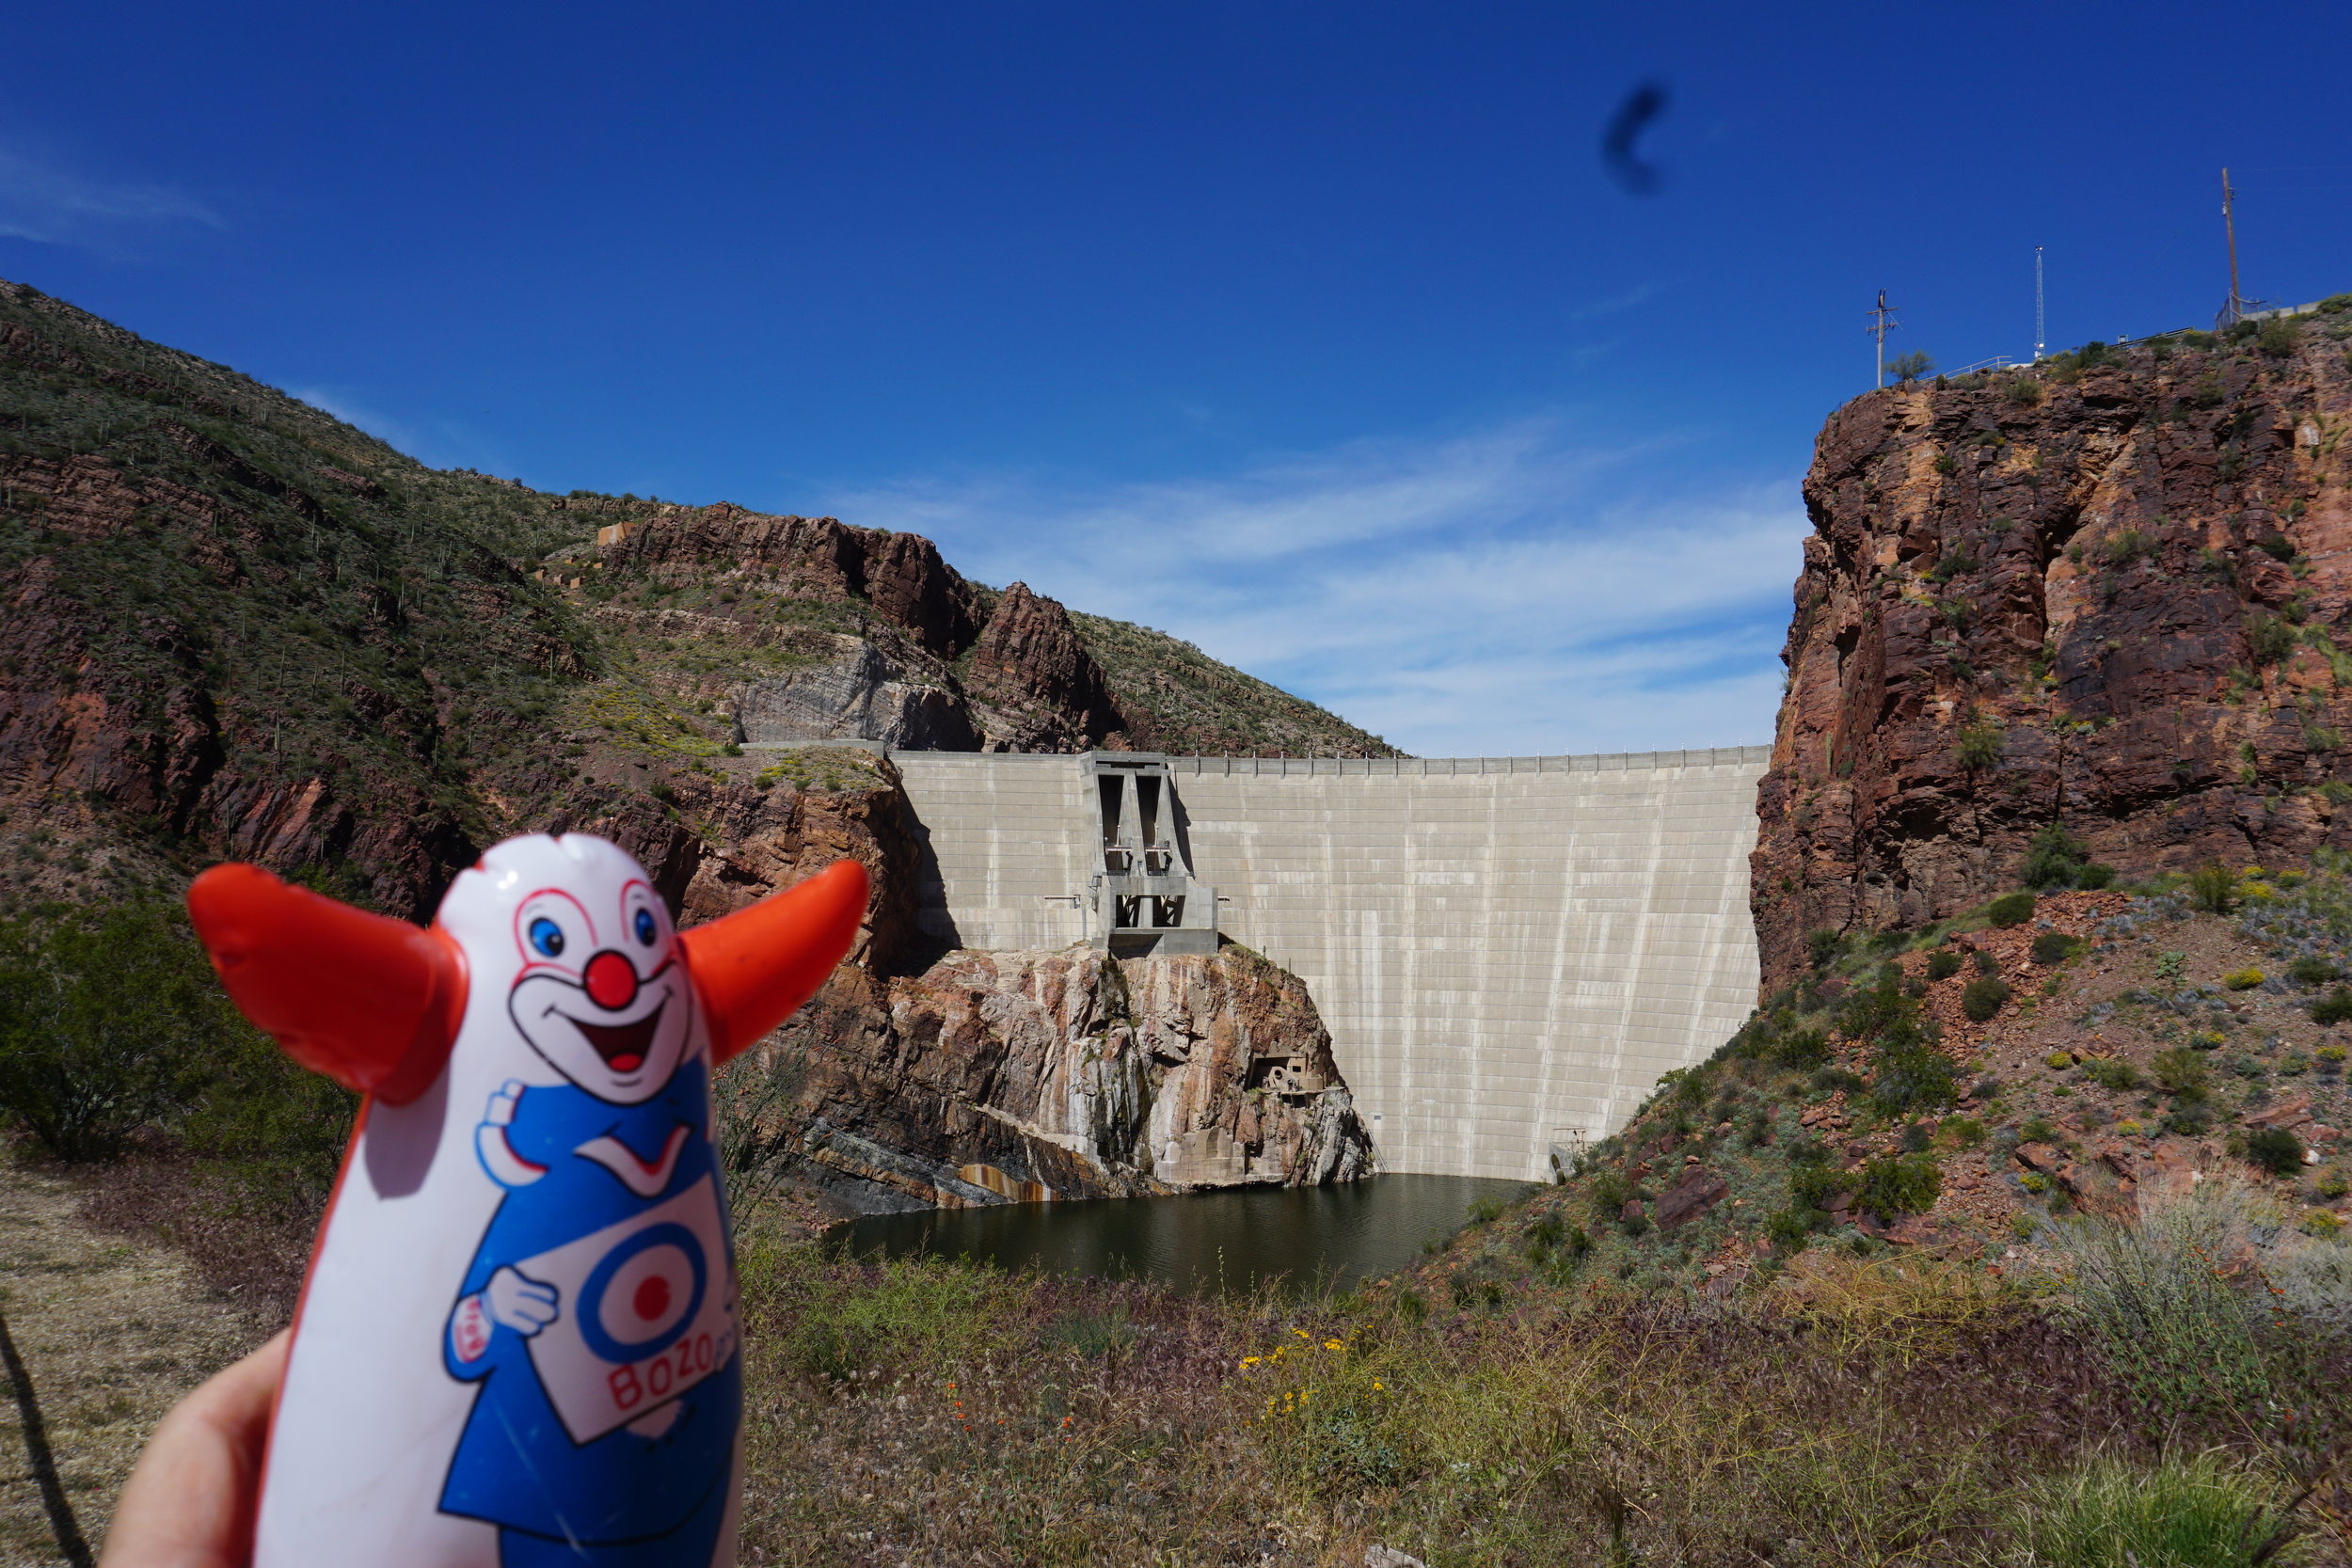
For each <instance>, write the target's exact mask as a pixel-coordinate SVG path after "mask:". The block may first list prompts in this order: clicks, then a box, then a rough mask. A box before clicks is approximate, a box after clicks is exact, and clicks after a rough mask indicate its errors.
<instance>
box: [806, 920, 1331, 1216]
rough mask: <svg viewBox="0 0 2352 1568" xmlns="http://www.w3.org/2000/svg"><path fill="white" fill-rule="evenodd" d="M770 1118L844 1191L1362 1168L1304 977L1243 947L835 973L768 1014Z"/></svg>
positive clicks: (997, 1196) (1019, 1189) (1013, 1196)
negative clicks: (779, 1120) (1191, 953)
mask: <svg viewBox="0 0 2352 1568" xmlns="http://www.w3.org/2000/svg"><path fill="white" fill-rule="evenodd" d="M771 1064H772V1065H771V1070H777V1071H780V1072H782V1073H784V1074H786V1075H787V1083H788V1087H787V1096H788V1098H789V1101H790V1106H791V1115H790V1116H789V1117H788V1118H787V1125H786V1127H785V1129H784V1131H783V1132H782V1134H781V1138H782V1142H783V1144H784V1147H785V1148H787V1149H788V1150H789V1151H790V1152H791V1153H792V1155H793V1156H794V1157H795V1159H796V1160H798V1161H799V1162H800V1165H801V1168H802V1170H803V1172H804V1174H806V1175H807V1176H808V1177H809V1178H811V1179H812V1180H815V1181H817V1182H818V1184H820V1185H822V1186H824V1187H826V1188H827V1189H829V1190H830V1191H831V1192H833V1193H834V1195H835V1196H836V1197H837V1198H839V1199H841V1200H842V1201H844V1202H846V1203H847V1204H849V1205H850V1207H853V1208H857V1209H861V1210H866V1211H875V1210H885V1209H904V1208H912V1207H921V1206H930V1205H934V1204H939V1205H946V1206H948V1207H959V1206H962V1205H967V1204H985V1203H995V1202H1004V1201H1007V1200H1026V1199H1040V1198H1050V1197H1065V1198H1069V1197H1117V1196H1147V1195H1154V1194H1166V1193H1177V1192H1186V1191H1194V1190H1198V1189H1201V1188H1209V1187H1228V1186H1241V1185H1253V1184H1263V1185H1283V1186H1301V1185H1315V1184H1319V1183H1323V1182H1328V1181H1348V1180H1355V1179H1356V1178H1357V1177H1359V1176H1367V1175H1370V1174H1371V1172H1372V1167H1373V1150H1372V1142H1371V1138H1370V1137H1369V1135H1368V1134H1367V1133H1366V1132H1365V1129H1364V1127H1363V1124H1362V1122H1361V1121H1360V1120H1359V1117H1357V1114H1356V1110H1355V1104H1354V1101H1353V1100H1352V1099H1351V1098H1350V1096H1349V1094H1348V1091H1347V1086H1346V1085H1345V1083H1343V1081H1342V1079H1341V1077H1340V1074H1339V1070H1338V1069H1337V1068H1336V1067H1335V1066H1334V1065H1333V1063H1332V1060H1331V1043H1330V1037H1329V1035H1328V1034H1327V1033H1326V1032H1325V1030H1324V1027H1323V1023H1322V1021H1321V1020H1320V1019H1319V1018H1318V1017H1317V1016H1316V1014H1315V1008H1314V1004H1313V1002H1312V1001H1311V1000H1310V999H1309V997H1308V995H1307V989H1306V986H1305V985H1304V984H1303V983H1302V982H1301V981H1300V980H1299V979H1298V978H1297V977H1296V976H1295V975H1292V974H1286V973H1284V972H1282V971H1281V970H1279V969H1276V968H1274V967H1273V966H1272V965H1270V964H1268V963H1266V962H1265V960H1264V959H1263V958H1258V957H1257V956H1255V955H1254V954H1251V953H1249V952H1248V950H1246V949H1242V948H1236V947H1228V948H1226V949H1224V950H1223V951H1221V952H1219V953H1217V954H1216V955H1214V956H1200V957H1192V958H1134V959H1127V960H1123V961H1122V960H1119V959H1114V958H1107V957H1105V956H1104V955H1102V954H1098V953H1093V952H1089V951H1087V950H1085V949H1072V950H1067V951H1063V952H1059V953H969V952H960V953H955V954H951V955H949V956H948V957H947V958H944V959H942V960H941V961H939V962H938V963H936V964H934V965H933V966H931V967H930V969H928V970H927V971H925V972H924V973H922V974H917V975H911V976H903V977H897V978H892V977H888V976H886V975H883V974H879V973H874V972H872V971H867V972H864V973H854V972H852V973H845V974H843V975H841V976H839V977H837V978H836V980H835V982H834V985H833V986H832V987H831V988H829V990H828V991H827V993H826V994H825V995H824V996H823V997H822V998H820V999H819V1001H818V1005H817V1006H816V1007H814V1008H812V1009H811V1010H810V1012H809V1013H807V1014H805V1015H803V1018H802V1019H801V1020H799V1021H797V1022H796V1023H795V1024H794V1025H793V1026H792V1027H791V1028H789V1029H787V1031H786V1034H785V1036H784V1037H783V1038H782V1040H781V1041H780V1042H779V1044H778V1046H777V1048H776V1051H775V1054H774V1056H773V1057H772V1058H771Z"/></svg>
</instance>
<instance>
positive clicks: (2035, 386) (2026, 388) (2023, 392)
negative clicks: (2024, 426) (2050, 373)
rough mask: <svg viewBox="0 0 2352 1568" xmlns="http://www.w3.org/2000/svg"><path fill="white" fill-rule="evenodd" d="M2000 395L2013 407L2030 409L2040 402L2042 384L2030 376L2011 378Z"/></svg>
mask: <svg viewBox="0 0 2352 1568" xmlns="http://www.w3.org/2000/svg"><path fill="white" fill-rule="evenodd" d="M2002 395H2003V396H2004V397H2006V398H2007V399H2008V400H2009V402H2010V404H2012V405H2013V406H2015V407H2018V408H2031V407H2032V406H2033V405H2034V404H2037V403H2040V402H2041V401H2042V383H2041V382H2039V381H2036V380H2035V379H2034V378H2033V377H2032V376H2030V375H2016V376H2011V377H2010V382H2009V386H2008V388H2007V389H2006V390H2005V391H2004V392H2003V393H2002Z"/></svg>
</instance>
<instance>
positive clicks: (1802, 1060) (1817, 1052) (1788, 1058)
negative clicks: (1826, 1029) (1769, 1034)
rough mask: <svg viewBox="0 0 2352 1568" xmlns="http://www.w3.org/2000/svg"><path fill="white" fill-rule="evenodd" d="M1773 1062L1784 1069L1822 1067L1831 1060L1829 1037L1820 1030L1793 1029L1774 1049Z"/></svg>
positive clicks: (1781, 1038)
mask: <svg viewBox="0 0 2352 1568" xmlns="http://www.w3.org/2000/svg"><path fill="white" fill-rule="evenodd" d="M1772 1060H1773V1061H1775V1062H1778V1063H1779V1064H1780V1065H1781V1066H1782V1067H1786V1068H1796V1069H1805V1068H1815V1067H1820V1065H1821V1064H1822V1063H1823V1062H1826V1061H1828V1060H1829V1037H1828V1036H1827V1035H1825V1034H1823V1033H1822V1032H1821V1031H1820V1030H1819V1029H1792V1030H1790V1031H1789V1032H1788V1034H1786V1035H1783V1036H1782V1037H1780V1043H1779V1044H1777V1045H1775V1046H1774V1047H1773V1048H1772Z"/></svg>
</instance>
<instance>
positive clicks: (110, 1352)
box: [0, 1164, 268, 1565]
mask: <svg viewBox="0 0 2352 1568" xmlns="http://www.w3.org/2000/svg"><path fill="white" fill-rule="evenodd" d="M80 1196H81V1193H80V1190H79V1189H78V1188H77V1187H76V1186H74V1185H72V1184H71V1183H69V1182H67V1181H64V1180H59V1179H57V1178H55V1177H50V1176H44V1175H40V1174H39V1173H36V1172H32V1171H26V1170H23V1169H15V1168H10V1167H8V1166H7V1165H6V1164H0V1312H4V1313H6V1314H7V1317H8V1331H9V1335H10V1337H11V1338H13V1339H14V1340H15V1342H16V1347H17V1351H18V1354H20V1355H22V1356H23V1357H24V1363H25V1370H26V1371H27V1372H28V1373H29V1374H30V1375H31V1378H32V1382H33V1386H34V1391H35V1393H36V1395H37V1396H38V1398H39V1400H40V1413H41V1418H42V1421H43V1424H44V1425H45V1426H46V1427H47V1429H48V1435H49V1442H50V1447H51V1449H52V1451H53V1452H54V1453H55V1454H56V1463H57V1468H58V1473H59V1479H60V1480H61V1481H63V1483H64V1487H65V1493H66V1498H67V1501H68V1502H69V1504H70V1505H71V1506H72V1509H73V1513H74V1516H75V1518H76V1520H77V1522H78V1523H79V1524H80V1526H81V1529H82V1533H83V1534H84V1535H85V1536H86V1537H87V1539H88V1540H89V1541H90V1542H91V1543H92V1544H93V1545H94V1544H97V1543H98V1542H100V1541H101V1540H103V1537H104V1535H105V1525H106V1520H107V1518H108V1517H109V1516H110V1515H111V1514H112V1513H113V1511H114V1499H115V1497H116V1494H117V1493H119V1491H120V1490H121V1487H122V1483H123V1481H125V1480H126V1479H128V1477H129V1475H130V1473H131V1466H132V1465H133V1464H134V1463H135V1461H136V1460H137V1458H138V1452H139V1449H140V1447H141V1446H142V1445H143V1444H144V1443H145V1442H146V1441H147V1436H148V1433H150V1432H151V1431H152V1430H153V1429H154V1425H155V1423H156V1422H157V1421H158V1420H160V1419H162V1418H163V1414H164V1412H165V1411H167V1410H168V1409H169V1408H171V1406H172V1404H173V1403H174V1402H177V1401H178V1400H179V1398H180V1397H181V1395H183V1394H184V1393H186V1392H187V1391H188V1390H189V1389H190V1388H193V1387H194V1386H196V1385H197V1384H199V1383H200V1382H202V1381H203V1380H204V1379H205V1378H207V1377H209V1376H211V1375H212V1374H213V1373H214V1372H215V1371H217V1370H219V1369H220V1368H222V1367H224V1366H226V1365H228V1364H229V1363H230V1361H232V1360H234V1359H236V1358H237V1357H238V1356H240V1355H242V1354H245V1353H246V1351H248V1350H250V1349H251V1348H252V1347H253V1346H254V1345H255V1344H257V1343H259V1342H260V1340H261V1339H262V1338H265V1337H266V1334H267V1332H268V1330H267V1329H266V1328H264V1327H263V1326H262V1324H261V1323H259V1322H258V1321H256V1320H255V1319H254V1318H253V1317H252V1316H250V1315H248V1314H246V1313H245V1312H242V1311H239V1310H237V1309H236V1308H234V1307H229V1306H227V1305H226V1304H224V1303H222V1302H221V1301H220V1299H219V1298H218V1297H216V1296H215V1295H213V1294H212V1293H211V1292H209V1291H205V1290H204V1289H203V1288H202V1286H201V1285H200V1283H199V1280H198V1278H197V1277H196V1274H195V1271H194V1270H193V1269H191V1268H190V1267H189V1265H188V1264H187V1263H186V1262H185V1261H184V1260H183V1259H180V1258H178V1257H175V1256H174V1255H173V1254H171V1253H170V1252H168V1251H167V1250H165V1249H164V1248H162V1247H159V1246H156V1245H154V1244H152V1243H141V1242H136V1241H133V1240H129V1239H126V1238H123V1237H120V1236H114V1235H107V1234H103V1233H101V1232H97V1231H93V1230H92V1229H90V1228H89V1227H87V1226H86V1225H84V1224H82V1223H81V1222H80V1221H79V1220H78V1219H77V1217H76V1214H75V1209H76V1207H77V1203H78V1200H79V1198H80ZM0 1453H5V1454H6V1455H7V1458H6V1460H5V1461H4V1462H0V1478H5V1479H0V1563H6V1564H11V1565H13V1564H20V1563H22V1564H32V1563H40V1564H44V1565H46V1564H53V1563H56V1562H57V1561H58V1560H59V1558H58V1556H57V1551H56V1544H55V1542H54V1539H53V1537H52V1536H51V1534H50V1527H49V1523H48V1519H47V1516H46V1515H45V1514H44V1513H43V1512H42V1509H41V1502H40V1497H39V1495H38V1494H37V1492H36V1490H35V1488H34V1486H33V1483H32V1481H31V1479H30V1476H29V1474H28V1473H27V1470H26V1468H25V1462H24V1454H25V1449H24V1431H23V1429H22V1427H21V1425H20V1424H19V1421H18V1418H17V1407H16V1405H15V1403H14V1402H12V1401H11V1402H6V1403H5V1404H0Z"/></svg>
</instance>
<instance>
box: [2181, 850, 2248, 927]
mask: <svg viewBox="0 0 2352 1568" xmlns="http://www.w3.org/2000/svg"><path fill="white" fill-rule="evenodd" d="M2188 898H2189V902H2190V903H2192V904H2194V905H2196V906H2197V907H2198V908H2199V909H2201V910H2203V911H2205V912H2206V913H2207V914H2227V913H2229V912H2230V908H2231V906H2232V905H2233V904H2235V903H2236V902H2237V873H2236V872H2234V871H2232V870H2231V869H2230V868H2229V867H2228V866H2226V865H2224V864H2222V863H2220V862H2219V861H2207V862H2206V863H2204V864H2202V865H2201V866H2199V867H2198V868H2197V869H2196V870H2194V871H2192V872H2190V873H2189V874H2188Z"/></svg>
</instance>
